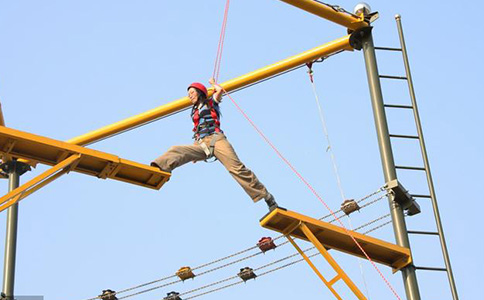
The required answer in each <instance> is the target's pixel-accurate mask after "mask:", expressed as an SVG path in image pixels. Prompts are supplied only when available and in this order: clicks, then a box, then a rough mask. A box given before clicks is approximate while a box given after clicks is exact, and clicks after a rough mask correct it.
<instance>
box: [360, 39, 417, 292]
mask: <svg viewBox="0 0 484 300" xmlns="http://www.w3.org/2000/svg"><path fill="white" fill-rule="evenodd" d="M362 42H363V54H364V57H365V64H366V74H367V76H368V85H369V88H370V96H371V104H372V107H373V115H374V118H375V126H376V132H377V136H378V145H379V148H380V156H381V161H382V166H383V174H384V175H385V181H386V182H389V181H391V180H394V179H397V172H396V169H395V162H394V160H393V152H392V145H391V142H390V135H389V133H388V124H387V119H386V114H385V107H384V106H383V95H382V91H381V85H380V77H379V74H378V66H377V63H376V55H375V47H374V45H373V37H372V35H371V32H369V33H368V35H367V36H365V37H364V38H363V41H362ZM389 203H390V211H391V216H392V221H393V229H394V232H395V239H396V242H397V244H398V245H400V246H403V247H406V248H410V242H409V238H408V232H407V226H406V224H405V216H404V214H403V209H402V207H401V206H400V205H399V204H398V203H396V202H395V201H393V198H392V197H391V196H390V197H389ZM402 276H403V282H404V286H405V292H406V295H407V299H408V300H420V293H419V290H418V284H417V276H416V275H415V267H414V266H413V264H411V265H409V266H407V267H406V268H404V269H402Z"/></svg>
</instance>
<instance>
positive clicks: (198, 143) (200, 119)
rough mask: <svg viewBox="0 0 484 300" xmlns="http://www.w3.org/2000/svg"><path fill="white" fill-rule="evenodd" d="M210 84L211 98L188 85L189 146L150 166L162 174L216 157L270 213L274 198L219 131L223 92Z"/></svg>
mask: <svg viewBox="0 0 484 300" xmlns="http://www.w3.org/2000/svg"><path fill="white" fill-rule="evenodd" d="M209 83H210V84H211V85H212V86H213V88H214V93H213V95H212V97H210V98H208V92H207V88H206V87H205V86H204V85H203V84H201V83H199V82H195V83H192V84H190V86H188V98H189V99H190V101H191V102H192V104H193V106H192V111H191V118H192V121H193V132H194V134H193V139H194V140H195V142H194V143H193V144H192V145H183V146H173V147H171V148H170V149H168V151H167V152H166V153H164V154H163V155H162V156H160V157H158V158H157V159H155V160H154V161H153V162H152V163H151V165H152V166H154V167H158V168H160V169H161V170H162V171H165V172H172V171H173V170H174V169H175V168H177V167H179V166H182V165H184V164H186V163H188V162H190V161H193V162H197V161H201V160H205V161H206V160H207V159H210V158H212V157H215V158H216V159H217V160H218V161H220V162H221V163H222V165H223V166H224V167H225V168H226V169H227V171H229V173H230V175H232V177H233V178H234V179H235V180H236V181H237V182H238V183H239V184H240V186H241V187H242V188H243V189H244V190H245V192H246V193H247V194H248V195H249V197H250V198H251V199H252V200H253V201H254V202H257V201H259V200H261V199H264V200H265V202H266V203H267V206H268V207H269V210H271V211H272V210H273V209H275V208H276V207H277V203H276V201H275V199H274V196H273V195H272V194H271V193H269V192H268V191H267V189H266V187H265V186H264V185H263V184H262V183H261V182H260V181H259V179H257V177H256V176H255V174H254V173H253V172H252V171H251V170H249V169H248V168H247V167H246V166H245V165H244V164H243V163H242V162H241V161H240V159H239V158H238V156H237V154H236V153H235V150H234V148H233V147H232V145H231V144H230V143H229V141H228V140H227V137H226V136H225V135H224V133H223V131H222V130H221V129H220V107H219V104H220V102H221V100H222V92H223V89H222V87H221V86H220V85H218V84H216V83H215V80H214V79H213V78H211V79H210V80H209Z"/></svg>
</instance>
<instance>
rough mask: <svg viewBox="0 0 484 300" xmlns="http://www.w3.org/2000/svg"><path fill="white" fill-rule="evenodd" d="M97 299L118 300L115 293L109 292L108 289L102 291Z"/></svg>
mask: <svg viewBox="0 0 484 300" xmlns="http://www.w3.org/2000/svg"><path fill="white" fill-rule="evenodd" d="M98 297H99V299H102V300H118V298H116V291H113V290H109V289H108V290H103V293H102V294H101V295H99V296H98Z"/></svg>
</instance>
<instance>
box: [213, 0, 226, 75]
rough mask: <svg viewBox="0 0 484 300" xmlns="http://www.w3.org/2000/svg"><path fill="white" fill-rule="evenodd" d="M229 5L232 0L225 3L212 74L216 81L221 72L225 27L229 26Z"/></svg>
mask: <svg viewBox="0 0 484 300" xmlns="http://www.w3.org/2000/svg"><path fill="white" fill-rule="evenodd" d="M229 6H230V0H227V2H226V3H225V11H224V18H223V21H222V29H221V31H220V37H219V40H218V47H217V56H216V57H215V64H214V68H213V74H212V77H213V78H214V79H215V82H218V76H219V74H220V65H221V63H222V52H223V48H224V41H225V28H226V27H227V16H228V14H229Z"/></svg>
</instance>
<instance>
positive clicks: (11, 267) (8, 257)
mask: <svg viewBox="0 0 484 300" xmlns="http://www.w3.org/2000/svg"><path fill="white" fill-rule="evenodd" d="M11 164H12V165H11V166H12V168H11V170H9V187H8V190H9V191H12V190H14V189H16V188H17V187H18V186H19V182H20V172H19V168H18V163H17V162H16V161H11ZM17 223H18V203H16V204H14V205H12V206H11V207H9V208H8V211H7V234H6V237H5V260H4V266H3V292H4V293H5V295H6V296H7V299H9V300H13V299H14V298H13V297H14V294H13V293H14V291H13V290H14V284H15V258H16V254H17Z"/></svg>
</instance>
